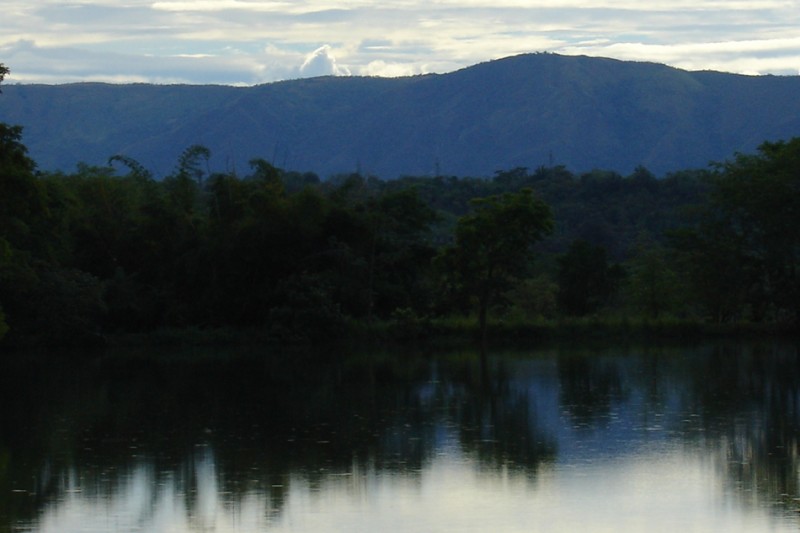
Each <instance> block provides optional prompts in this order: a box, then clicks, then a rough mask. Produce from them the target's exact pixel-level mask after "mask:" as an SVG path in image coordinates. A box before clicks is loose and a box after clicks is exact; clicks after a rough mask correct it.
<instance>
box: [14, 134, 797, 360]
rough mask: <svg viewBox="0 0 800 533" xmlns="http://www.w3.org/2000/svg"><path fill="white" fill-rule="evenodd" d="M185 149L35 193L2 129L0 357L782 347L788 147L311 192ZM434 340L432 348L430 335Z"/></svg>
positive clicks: (124, 162) (787, 296)
mask: <svg viewBox="0 0 800 533" xmlns="http://www.w3.org/2000/svg"><path fill="white" fill-rule="evenodd" d="M212 157H213V154H212V153H211V152H210V151H209V150H208V149H207V148H206V147H204V146H200V145H194V146H190V147H188V148H187V149H186V150H185V151H184V152H183V153H182V154H178V155H177V157H176V162H175V167H174V170H173V171H172V173H171V174H170V175H168V176H166V177H165V178H164V179H162V180H156V179H154V177H153V176H152V175H151V173H150V172H149V171H148V169H146V168H144V167H143V166H142V165H140V164H139V163H138V162H137V161H135V160H132V159H130V158H128V157H125V156H122V155H116V156H112V157H110V159H109V161H108V165H107V166H89V165H78V167H77V169H76V170H75V171H74V172H71V173H68V174H67V173H62V172H45V171H40V170H38V169H37V165H36V162H35V161H33V160H32V159H31V158H30V157H29V156H28V154H27V149H26V146H25V144H24V142H23V129H22V127H20V126H11V125H6V124H0V309H1V311H0V337H2V341H0V345H5V346H6V347H14V346H24V345H31V344H39V345H41V344H44V345H57V346H66V345H75V346H82V345H87V344H102V343H103V342H105V340H106V339H107V338H108V337H109V336H113V335H124V334H130V333H135V334H148V333H152V332H157V331H163V330H165V329H176V330H203V331H205V330H209V331H211V330H247V331H257V332H259V334H260V335H263V337H264V338H268V339H277V340H282V341H287V340H290V341H310V342H319V341H331V340H336V339H342V338H345V337H348V336H349V335H353V334H354V333H355V332H360V333H363V332H367V333H369V332H372V333H374V332H382V333H383V334H389V335H393V336H398V337H407V336H410V337H414V336H417V337H419V336H424V335H427V334H435V333H436V331H439V330H444V329H446V328H447V326H448V325H450V326H452V327H455V326H454V325H459V327H464V328H466V330H467V331H471V332H473V333H475V334H478V333H480V332H483V334H484V335H485V334H486V331H487V329H491V325H492V324H497V323H505V324H517V325H519V328H520V329H524V328H525V327H527V326H530V327H534V325H538V326H539V327H540V326H541V325H542V324H563V323H565V321H569V320H576V319H597V320H627V321H640V322H657V321H670V320H672V321H687V322H691V323H695V324H708V325H715V324H764V325H771V326H777V327H780V328H781V329H782V330H788V331H792V330H796V325H797V318H798V311H800V309H798V306H799V305H800V294H798V287H800V284H799V283H798V282H799V281H800V280H799V276H800V272H798V257H799V256H800V224H798V209H799V208H800V138H794V139H791V140H789V141H779V142H765V143H764V144H762V145H761V147H760V148H759V150H758V152H757V153H755V154H733V155H732V156H731V159H730V160H728V161H725V162H720V163H717V164H713V165H711V166H709V168H707V169H692V170H686V171H682V172H677V173H672V174H668V175H666V176H663V177H660V178H657V177H656V176H654V175H653V174H652V173H650V172H649V171H648V170H647V169H645V168H642V167H639V168H637V169H635V171H634V172H633V173H632V174H630V175H628V176H623V175H620V174H618V173H615V172H610V171H599V170H598V171H593V172H589V173H583V174H580V175H576V174H573V173H572V172H570V171H569V170H568V169H567V168H564V167H562V166H552V167H540V168H537V169H535V170H533V171H530V170H529V169H526V168H515V169H510V170H504V171H498V172H497V173H496V174H495V175H494V176H493V177H491V178H471V177H455V176H436V177H405V178H401V179H397V180H382V179H380V178H378V177H374V176H363V175H360V174H350V175H339V176H333V177H331V178H330V179H326V180H322V179H320V178H319V177H318V176H317V175H315V174H312V173H306V174H303V173H298V172H289V171H284V170H282V169H280V168H276V167H275V166H273V165H272V164H271V163H270V162H268V161H266V160H264V159H254V160H252V161H251V165H250V169H249V172H248V173H247V174H245V175H237V174H235V173H210V172H209V171H208V170H207V169H208V168H209V165H208V161H209V159H210V158H212ZM437 328H438V329H437Z"/></svg>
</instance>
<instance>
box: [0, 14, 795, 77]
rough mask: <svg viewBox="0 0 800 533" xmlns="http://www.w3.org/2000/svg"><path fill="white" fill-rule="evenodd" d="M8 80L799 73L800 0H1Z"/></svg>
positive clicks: (2, 58)
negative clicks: (535, 63) (545, 67)
mask: <svg viewBox="0 0 800 533" xmlns="http://www.w3.org/2000/svg"><path fill="white" fill-rule="evenodd" d="M0 13H1V15H0V63H3V64H5V65H6V66H7V67H9V68H10V69H11V75H10V76H7V77H6V80H5V83H7V84H13V83H53V84H55V83H69V82H81V81H103V82H111V83H131V82H146V83H160V84H166V83H189V84H224V85H242V86H247V85H255V84H260V83H267V82H273V81H279V80H285V79H297V78H303V77H312V76H319V75H345V76H346V75H359V76H406V75H417V74H428V73H445V72H451V71H454V70H458V69H460V68H464V67H468V66H471V65H474V64H477V63H480V62H484V61H489V60H492V59H499V58H501V57H507V56H511V55H516V54H520V53H528V52H552V53H559V54H566V55H588V56H597V57H611V58H616V59H623V60H636V61H652V62H657V63H664V64H667V65H671V66H674V67H678V68H683V69H687V70H719V71H724V72H735V73H742V74H776V75H798V74H799V73H800V0H757V1H746V0H646V1H645V0H614V1H611V0H604V1H603V0H381V1H380V2H379V1H371V0H3V7H2V9H1V10H0Z"/></svg>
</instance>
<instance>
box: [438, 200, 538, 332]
mask: <svg viewBox="0 0 800 533" xmlns="http://www.w3.org/2000/svg"><path fill="white" fill-rule="evenodd" d="M472 206H473V211H472V212H471V213H468V214H466V215H464V216H462V217H461V218H459V219H458V223H457V225H456V238H455V244H454V245H452V246H450V247H447V248H445V250H444V251H443V252H442V255H441V256H440V258H439V264H440V265H441V266H443V267H444V268H445V269H446V272H447V273H448V276H447V277H448V279H449V282H450V284H451V287H452V288H453V289H455V290H457V291H460V292H462V293H463V294H465V295H467V296H469V297H470V299H471V300H473V301H474V302H475V303H476V304H477V308H478V320H479V325H480V331H481V337H482V338H483V339H484V340H485V339H486V322H487V316H488V313H489V309H490V308H491V307H492V305H494V304H495V302H496V301H497V299H498V296H499V295H500V294H502V293H503V292H504V291H505V290H507V289H508V287H509V286H510V284H511V283H512V282H513V281H514V280H515V279H517V278H519V277H521V276H524V275H525V274H526V273H527V271H528V267H529V265H530V262H531V260H532V258H533V245H534V244H535V243H536V242H538V241H539V240H541V239H542V238H543V237H544V236H545V235H547V234H549V233H550V232H551V231H552V229H553V217H552V213H551V211H550V207H549V206H548V205H547V204H546V203H544V202H543V201H542V200H540V199H539V198H537V197H536V196H535V195H534V194H533V191H532V190H531V189H522V190H520V191H519V192H516V193H506V194H503V195H500V196H490V197H487V198H478V199H475V200H473V202H472Z"/></svg>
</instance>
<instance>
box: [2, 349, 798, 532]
mask: <svg viewBox="0 0 800 533" xmlns="http://www.w3.org/2000/svg"><path fill="white" fill-rule="evenodd" d="M798 436H800V354H799V352H798V347H797V345H794V344H783V343H763V344H746V345H743V344H738V343H733V342H731V343H715V344H707V345H698V346H689V347H686V346H683V347H664V346H628V347H613V348H608V347H606V348H590V347H582V348H580V347H574V346H572V347H562V348H557V347H554V348H530V349H520V348H517V349H513V350H498V351H490V352H488V353H487V354H485V356H484V357H482V356H481V354H480V353H479V352H477V351H474V350H470V349H463V350H449V351H436V350H430V349H412V348H407V349H405V350H404V351H395V352H391V353H389V352H382V351H377V350H376V351H373V352H368V353H359V354H356V353H346V352H343V351H339V350H337V351H335V352H334V351H331V352H329V353H325V352H321V353H308V352H303V351H286V352H276V350H275V349H271V350H266V349H265V350H264V351H263V353H260V351H259V350H257V349H248V350H228V351H227V352H226V351H225V350H216V351H210V350H195V351H192V350H183V351H180V352H173V353H168V352H165V353H136V352H135V351H133V350H131V351H129V353H124V354H114V355H106V356H84V357H76V356H74V355H73V356H65V355H59V354H51V355H43V354H38V355H31V356H26V357H23V356H19V355H15V356H13V357H11V356H6V357H5V358H4V360H3V361H2V362H0V532H6V531H9V532H11V531H14V532H16V531H29V532H37V533H45V532H58V533H84V532H125V533H127V532H165V533H166V532H170V533H184V532H315V533H318V532H380V533H392V532H408V531H415V532H465V531H467V532H470V531H474V532H486V531H491V532H518V531H520V532H521V531H564V532H574V531H587V532H595V531H598V532H603V531H609V532H617V533H618V532H626V531H630V532H641V531H648V532H659V531H664V532H666V531H669V532H674V531H682V532H689V531H726V532H736V531H742V532H760V531H764V532H766V531H770V532H776V531H797V530H798V528H800V485H799V484H798V480H799V479H800V461H799V460H798Z"/></svg>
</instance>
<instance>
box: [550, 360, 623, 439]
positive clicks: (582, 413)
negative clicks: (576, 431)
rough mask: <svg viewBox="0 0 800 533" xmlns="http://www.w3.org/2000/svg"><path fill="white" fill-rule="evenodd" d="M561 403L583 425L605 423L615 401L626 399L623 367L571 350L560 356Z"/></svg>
mask: <svg viewBox="0 0 800 533" xmlns="http://www.w3.org/2000/svg"><path fill="white" fill-rule="evenodd" d="M558 377H559V381H560V383H561V404H562V406H563V408H564V409H565V410H566V411H567V412H568V413H569V415H570V416H571V417H572V418H573V420H574V424H575V426H576V427H577V428H580V429H589V428H595V427H597V426H604V425H605V424H606V423H607V422H608V420H609V417H610V413H611V408H612V405H613V404H615V403H619V402H622V401H624V400H625V398H626V395H627V393H626V391H625V389H624V387H623V383H622V378H621V377H620V373H619V368H618V366H617V364H615V363H614V362H610V361H608V360H607V359H605V358H600V357H596V356H592V355H583V354H567V355H563V356H562V357H559V359H558Z"/></svg>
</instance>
